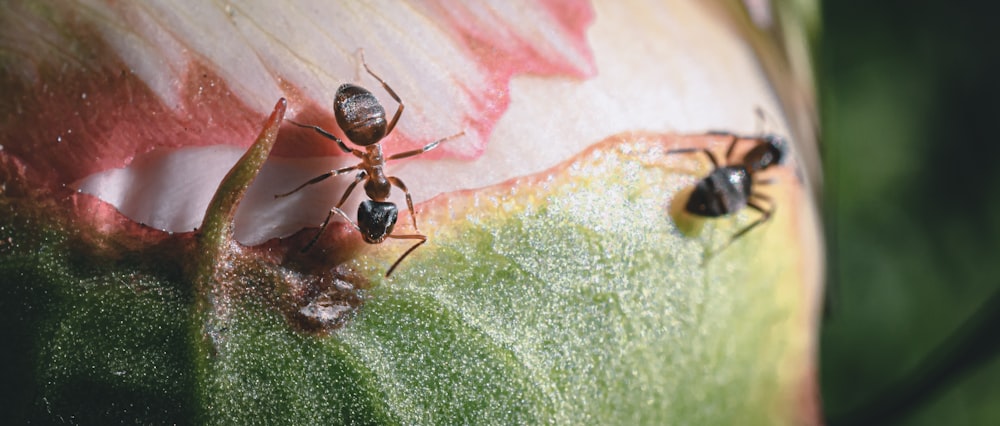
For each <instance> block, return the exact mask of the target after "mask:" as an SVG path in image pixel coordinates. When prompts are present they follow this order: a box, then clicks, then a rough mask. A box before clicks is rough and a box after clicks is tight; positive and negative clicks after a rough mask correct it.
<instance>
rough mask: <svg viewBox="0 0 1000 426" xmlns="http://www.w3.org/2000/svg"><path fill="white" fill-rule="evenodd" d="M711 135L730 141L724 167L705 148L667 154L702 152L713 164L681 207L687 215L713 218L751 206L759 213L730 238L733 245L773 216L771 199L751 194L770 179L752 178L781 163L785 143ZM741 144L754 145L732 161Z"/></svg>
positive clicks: (768, 137) (774, 138)
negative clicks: (755, 218)
mask: <svg viewBox="0 0 1000 426" xmlns="http://www.w3.org/2000/svg"><path fill="white" fill-rule="evenodd" d="M711 134H714V135H720V136H728V137H731V138H732V141H731V142H730V143H729V148H728V149H727V150H726V157H725V159H726V164H724V165H720V164H719V161H718V160H717V159H716V158H715V155H714V154H712V152H711V151H709V150H708V149H694V148H682V149H675V150H671V151H669V152H668V154H684V153H696V152H703V153H704V154H705V156H707V157H708V159H709V161H711V162H712V166H713V169H712V172H711V173H709V174H708V176H705V177H704V178H702V179H701V180H700V181H698V183H697V184H695V187H694V190H693V191H692V192H691V196H690V198H689V199H688V201H687V204H685V206H684V209H685V210H686V211H687V212H689V213H691V214H694V215H698V216H702V217H712V218H715V217H721V216H725V215H728V214H732V213H736V212H738V211H740V210H741V209H743V208H745V207H750V208H752V209H754V210H757V211H758V212H760V213H761V217H760V218H759V219H757V220H756V221H754V222H752V223H751V224H750V225H748V226H747V227H745V228H743V229H741V230H740V231H739V232H737V233H736V234H734V235H733V236H732V238H731V239H730V241H729V242H730V243H732V242H733V241H735V240H736V239H737V238H739V237H741V236H743V235H745V234H746V233H747V232H749V231H750V230H752V229H753V228H755V227H757V226H758V225H760V224H761V223H764V222H766V221H767V220H769V219H770V218H771V216H772V215H773V214H774V210H775V206H774V203H773V202H772V201H771V198H770V197H768V196H766V195H764V194H761V193H758V192H755V191H754V188H755V186H756V185H765V184H769V183H771V180H768V179H755V178H756V175H757V173H758V172H760V171H763V170H766V169H768V168H770V167H771V166H775V165H778V164H781V162H782V160H783V159H784V157H785V155H786V149H787V142H786V141H785V139H784V138H782V137H780V136H776V135H770V134H766V135H761V136H739V135H736V134H733V133H729V132H711ZM740 141H745V142H750V143H754V146H753V148H751V149H750V150H749V151H747V152H746V153H745V154H743V157H742V158H733V154H734V152H735V148H736V144H737V143H738V142H740ZM765 204H767V207H765V206H764V205H765ZM727 245H728V244H727Z"/></svg>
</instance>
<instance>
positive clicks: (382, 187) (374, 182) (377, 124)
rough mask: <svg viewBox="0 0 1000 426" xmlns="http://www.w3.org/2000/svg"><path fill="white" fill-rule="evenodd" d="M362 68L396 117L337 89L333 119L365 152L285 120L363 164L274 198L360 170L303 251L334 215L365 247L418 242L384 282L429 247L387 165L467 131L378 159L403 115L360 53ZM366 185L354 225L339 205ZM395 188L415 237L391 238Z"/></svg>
mask: <svg viewBox="0 0 1000 426" xmlns="http://www.w3.org/2000/svg"><path fill="white" fill-rule="evenodd" d="M361 63H362V64H363V65H364V67H365V70H366V71H368V74H370V75H371V76H372V77H375V79H376V80H378V81H379V83H382V87H383V88H385V91H386V92H388V93H389V95H390V96H392V98H393V99H395V100H396V102H397V103H398V104H399V107H397V109H396V114H395V115H393V116H392V120H390V121H388V122H386V115H385V108H383V107H382V104H380V103H379V101H378V99H377V98H375V95H373V94H372V92H370V91H368V90H367V89H365V88H363V87H361V86H357V85H354V84H343V85H341V86H340V87H339V88H338V89H337V94H336V96H335V97H334V101H333V112H334V115H335V116H336V118H337V125H338V126H340V129H341V130H343V131H344V135H346V136H347V139H348V140H350V141H351V142H352V143H354V144H355V145H358V146H363V147H365V150H364V151H362V150H360V149H354V148H350V147H348V146H347V145H346V144H345V143H344V142H343V141H342V140H340V138H338V137H337V136H334V135H333V134H332V133H330V132H328V131H326V130H323V129H322V128H321V127H319V126H314V125H308V124H301V123H297V122H295V121H292V120H288V121H289V122H291V123H292V124H294V125H296V126H298V127H302V128H306V129H312V130H315V131H316V133H319V134H320V135H321V136H323V137H325V138H327V139H330V140H333V141H334V142H336V143H337V146H338V147H340V149H341V150H342V151H344V152H345V153H347V154H352V155H354V156H355V157H358V158H359V159H361V162H360V163H358V164H355V165H353V166H350V167H344V168H341V169H336V170H330V171H329V172H326V173H323V174H321V175H319V176H316V177H314V178H312V179H310V180H309V181H307V182H305V183H303V184H302V185H299V186H298V187H297V188H295V189H293V190H291V191H289V192H286V193H284V194H278V195H275V196H274V198H281V197H287V196H289V195H291V194H294V193H295V192H298V191H299V190H300V189H302V188H305V187H307V186H309V185H312V184H315V183H319V182H321V181H323V180H325V179H327V178H329V177H332V176H338V175H341V174H344V173H348V172H351V171H354V170H358V171H359V172H358V174H357V176H356V177H355V178H354V182H351V184H350V185H348V186H347V190H345V191H344V195H343V196H342V197H340V201H339V202H338V203H337V205H336V206H334V207H333V208H332V209H330V213H328V214H327V215H326V220H324V221H323V224H322V225H321V226H320V228H319V232H317V233H316V236H315V237H313V239H312V240H311V241H309V244H307V245H306V246H305V247H304V248H303V249H302V252H303V253H305V252H306V251H308V250H309V249H310V248H311V247H312V246H313V244H315V243H316V241H318V240H319V237H320V235H322V234H323V231H324V230H326V226H327V225H328V224H329V223H330V218H331V217H333V215H334V213H336V214H338V215H340V216H341V217H343V218H344V219H346V220H347V222H348V223H350V224H351V226H353V227H354V229H355V230H357V231H358V232H360V233H361V236H362V238H364V240H365V242H366V243H369V244H379V243H381V242H382V241H385V239H386V238H394V239H400V240H419V241H417V243H416V244H414V245H413V246H412V247H410V249H409V250H406V252H404V253H403V255H402V256H400V257H399V259H398V260H396V263H393V264H392V266H391V267H390V268H389V270H388V271H387V272H386V273H385V277H386V278H388V277H389V275H390V274H392V271H393V270H395V269H396V267H397V266H399V264H400V263H401V262H402V261H403V259H405V258H406V256H408V255H409V254H410V253H412V252H413V251H414V250H416V249H417V247H420V246H421V245H422V244H424V243H425V242H427V236H426V235H423V234H421V233H420V230H419V229H418V228H417V214H416V212H414V210H413V199H412V198H411V197H410V191H409V190H408V189H406V185H405V184H404V183H403V181H402V180H401V179H399V178H398V177H395V176H388V175H386V173H385V171H384V170H383V169H384V168H385V163H386V162H387V161H390V160H398V159H401V158H407V157H413V156H416V155H420V154H423V153H425V152H427V151H430V150H432V149H434V148H437V147H438V145H440V144H441V143H444V142H446V141H448V140H451V139H455V138H457V137H460V136H462V135H464V134H465V132H464V131H463V132H460V133H458V134H455V135H452V136H449V137H446V138H442V139H438V140H436V141H434V142H431V143H429V144H427V145H425V146H424V147H423V148H420V149H415V150H411V151H405V152H400V153H398V154H393V155H390V156H388V157H383V156H382V146H381V145H380V144H379V141H381V140H382V139H383V138H385V137H386V136H387V135H388V134H389V133H392V130H393V129H394V128H395V127H396V123H397V122H398V121H399V117H400V115H402V114H403V107H404V106H403V101H402V100H401V99H400V98H399V95H397V94H396V92H395V91H393V90H392V88H391V87H389V85H388V84H387V83H386V82H385V80H382V78H381V77H379V76H378V75H376V74H375V73H374V72H372V70H371V68H369V67H368V63H366V62H365V58H364V53H363V52H362V53H361ZM362 181H364V182H365V185H364V188H365V194H367V195H368V198H369V199H368V200H364V201H362V202H361V204H360V205H358V215H357V217H358V221H357V222H355V221H353V220H351V218H350V217H348V216H347V214H346V213H344V211H343V210H341V209H340V208H341V206H343V205H344V202H345V201H347V197H348V196H350V195H351V192H352V191H354V188H355V187H356V186H357V185H358V184H359V183H361V182H362ZM393 186H396V187H397V188H399V189H401V190H402V191H403V193H404V194H406V207H407V208H408V209H409V211H410V217H411V218H412V219H413V229H414V231H415V233H413V234H405V235H400V234H393V233H392V230H393V227H394V226H395V225H396V218H397V216H398V215H399V211H398V209H397V208H396V204H394V203H393V202H391V201H387V200H388V199H389V193H390V192H391V190H392V187H393Z"/></svg>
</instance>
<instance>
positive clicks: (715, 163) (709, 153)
mask: <svg viewBox="0 0 1000 426" xmlns="http://www.w3.org/2000/svg"><path fill="white" fill-rule="evenodd" d="M689 152H704V153H705V155H707V156H708V159H709V160H711V161H712V165H713V166H715V168H716V169H718V168H719V160H717V159H716V158H715V154H712V151H709V150H708V149H706V148H679V149H671V150H670V151H667V155H672V154H686V153H689Z"/></svg>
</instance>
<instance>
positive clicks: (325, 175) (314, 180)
mask: <svg viewBox="0 0 1000 426" xmlns="http://www.w3.org/2000/svg"><path fill="white" fill-rule="evenodd" d="M360 166H361V165H360V164H357V165H353V166H351V167H344V168H342V169H337V170H330V171H329V172H326V173H323V174H321V175H319V176H316V177H314V178H312V179H309V181H308V182H306V183H303V184H302V185H299V186H298V187H297V188H295V189H293V190H291V191H288V192H286V193H284V194H275V196H274V198H281V197H287V196H289V195H292V194H294V193H296V192H298V191H299V190H300V189H302V188H305V187H307V186H309V185H312V184H314V183H319V182H322V181H323V180H325V179H326V178H328V177H331V176H337V175H341V174H344V173H347V172H349V171H351V170H355V169H357V168H358V167H360Z"/></svg>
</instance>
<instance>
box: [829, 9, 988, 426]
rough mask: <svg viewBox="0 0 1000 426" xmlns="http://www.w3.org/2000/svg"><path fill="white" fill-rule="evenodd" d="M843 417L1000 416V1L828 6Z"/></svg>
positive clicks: (832, 394) (832, 378) (833, 284)
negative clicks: (996, 3) (999, 352)
mask: <svg viewBox="0 0 1000 426" xmlns="http://www.w3.org/2000/svg"><path fill="white" fill-rule="evenodd" d="M822 15H823V30H822V35H821V37H820V40H819V42H818V45H817V46H816V62H817V72H818V74H819V79H818V81H819V82H820V94H821V111H822V112H821V116H822V126H823V135H822V138H823V155H824V163H825V170H824V172H825V175H826V188H825V194H824V200H825V205H824V210H825V215H826V217H825V221H826V223H827V238H828V250H829V253H828V255H829V263H828V268H829V271H828V272H829V279H828V286H829V291H828V297H829V299H828V302H829V306H828V309H827V313H826V316H825V318H824V325H823V329H822V334H821V355H820V356H821V360H820V365H821V371H820V375H821V386H822V392H823V399H824V411H825V414H826V418H827V421H828V422H829V423H830V424H927V425H940V424H949V425H955V424H1000V358H998V357H996V356H995V352H996V349H997V347H998V346H1000V297H996V296H994V294H995V293H997V291H998V289H1000V244H998V241H1000V155H998V154H1000V134H998V131H1000V10H998V7H997V6H994V5H993V4H991V3H989V2H974V1H949V2H945V1H939V2H931V1H916V2H912V1H881V2H877V1H861V0H828V1H825V2H823V10H822Z"/></svg>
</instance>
